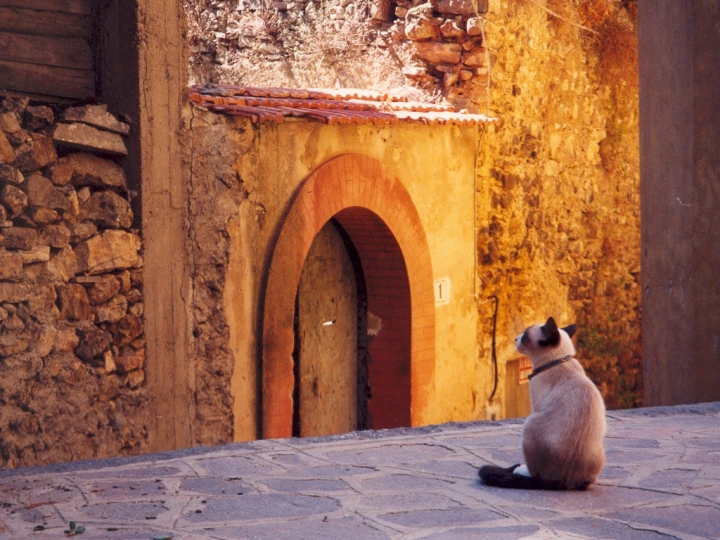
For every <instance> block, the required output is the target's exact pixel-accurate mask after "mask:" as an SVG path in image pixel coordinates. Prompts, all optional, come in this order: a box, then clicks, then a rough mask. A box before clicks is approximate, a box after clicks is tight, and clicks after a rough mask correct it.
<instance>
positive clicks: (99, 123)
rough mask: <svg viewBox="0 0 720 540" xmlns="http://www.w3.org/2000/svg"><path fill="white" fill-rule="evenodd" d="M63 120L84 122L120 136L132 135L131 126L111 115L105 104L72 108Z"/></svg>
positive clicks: (65, 113) (66, 111)
mask: <svg viewBox="0 0 720 540" xmlns="http://www.w3.org/2000/svg"><path fill="white" fill-rule="evenodd" d="M61 119H62V120H63V121H65V122H82V123H83V124H89V125H91V126H94V127H97V128H100V129H103V130H106V131H111V132H113V133H118V134H120V135H128V134H129V133H130V126H129V125H127V124H126V123H124V122H120V121H119V120H118V119H117V118H115V116H113V115H112V114H111V113H109V112H108V110H107V105H105V104H101V105H85V106H83V107H70V108H68V109H66V110H65V112H64V113H63V114H62V116H61Z"/></svg>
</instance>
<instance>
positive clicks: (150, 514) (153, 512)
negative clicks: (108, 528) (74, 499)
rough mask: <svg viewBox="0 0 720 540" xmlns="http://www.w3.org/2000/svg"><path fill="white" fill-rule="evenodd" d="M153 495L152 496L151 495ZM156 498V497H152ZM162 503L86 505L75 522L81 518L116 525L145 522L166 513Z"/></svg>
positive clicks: (133, 502) (124, 502)
mask: <svg viewBox="0 0 720 540" xmlns="http://www.w3.org/2000/svg"><path fill="white" fill-rule="evenodd" d="M153 495H154V494H153ZM154 498H156V496H154ZM167 510H168V509H167V507H165V505H164V501H163V502H161V501H155V502H135V501H123V502H116V501H111V502H104V503H96V504H92V505H88V506H87V507H85V508H82V509H80V511H79V513H80V514H81V515H79V516H78V518H77V521H81V520H82V518H84V519H90V520H96V519H97V520H103V521H110V522H118V523H127V522H132V521H145V520H147V519H156V518H157V517H158V516H160V515H161V514H163V513H164V512H167Z"/></svg>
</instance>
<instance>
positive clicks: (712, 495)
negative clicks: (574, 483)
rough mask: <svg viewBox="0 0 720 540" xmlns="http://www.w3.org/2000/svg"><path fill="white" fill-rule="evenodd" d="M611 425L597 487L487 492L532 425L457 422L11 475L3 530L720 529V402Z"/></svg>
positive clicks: (187, 535)
mask: <svg viewBox="0 0 720 540" xmlns="http://www.w3.org/2000/svg"><path fill="white" fill-rule="evenodd" d="M608 420H609V431H608V435H607V438H606V441H605V448H606V451H607V464H606V466H605V469H604V470H603V473H602V476H601V479H600V481H599V482H598V483H597V484H595V485H593V486H592V487H591V488H590V489H589V490H588V491H585V492H538V491H516V490H502V489H497V488H489V487H485V486H483V485H481V484H480V483H479V482H478V480H477V467H478V466H480V465H483V464H485V463H496V464H500V465H503V466H506V465H510V464H512V463H515V462H519V461H521V460H522V459H521V453H520V449H519V444H520V432H521V428H522V425H521V422H520V421H504V422H494V423H491V422H476V423H467V424H446V425H443V426H433V427H427V428H415V429H401V430H392V431H377V432H363V433H355V434H349V435H343V436H335V437H327V438H319V439H285V440H268V441H256V442H253V443H244V444H231V445H226V446H222V447H217V448H200V449H198V448H195V449H190V450H183V451H177V452H168V453H164V454H155V455H151V456H142V457H137V458H127V459H116V460H107V461H96V462H77V463H66V464H61V465H56V466H51V467H44V468H33V469H19V470H14V471H1V472H0V520H1V521H0V531H1V532H0V538H38V539H40V538H62V537H65V535H64V534H63V531H64V530H66V529H67V528H68V523H69V522H70V521H74V522H76V524H77V525H78V526H81V525H82V526H83V527H85V532H83V533H82V534H81V535H78V536H79V538H80V540H90V539H103V540H105V539H114V538H118V539H123V540H130V539H152V538H170V537H172V538H174V539H208V538H218V539H231V538H232V539H235V538H248V539H250V538H272V539H284V538H287V539H303V538H306V539H348V538H349V539H372V540H374V539H378V540H379V539H394V538H407V539H418V538H425V539H473V538H482V539H484V540H494V539H503V540H505V539H513V538H531V539H533V540H538V539H545V538H603V539H623V540H625V539H638V540H651V539H668V538H682V539H701V538H702V539H707V538H718V539H720V403H711V404H702V405H695V406H681V407H668V408H652V409H641V410H635V411H622V412H619V411H613V412H610V413H609V414H608ZM171 535H172V536H171Z"/></svg>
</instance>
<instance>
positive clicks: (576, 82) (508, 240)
mask: <svg viewBox="0 0 720 540" xmlns="http://www.w3.org/2000/svg"><path fill="white" fill-rule="evenodd" d="M625 4H628V9H625V8H623V3H619V2H562V1H559V0H558V1H555V2H547V7H548V8H552V9H553V11H554V13H556V14H557V16H556V15H552V14H550V13H548V12H547V11H545V10H544V9H541V8H540V7H539V6H538V5H537V4H536V3H534V2H529V1H524V2H491V5H490V12H489V13H488V15H487V20H488V22H487V32H488V36H489V37H488V47H489V48H490V49H491V50H492V52H493V54H494V55H495V56H496V58H497V60H496V63H495V65H494V66H493V68H492V72H491V80H492V87H491V92H490V107H491V110H492V111H493V113H494V114H497V115H498V116H499V117H501V118H502V119H503V121H504V124H503V126H502V127H501V128H500V129H493V128H492V127H490V128H489V129H488V131H487V132H486V133H485V134H484V136H483V138H484V140H483V142H482V144H481V146H480V154H479V159H478V191H479V194H480V196H479V198H478V200H479V201H480V203H479V204H478V220H479V222H478V226H479V235H478V252H479V258H480V266H479V278H480V280H481V287H480V296H481V299H480V300H481V301H480V304H479V309H480V316H481V319H482V327H481V332H480V342H481V344H482V349H483V351H484V355H485V356H489V355H490V335H491V331H492V309H493V305H492V302H488V303H485V302H483V300H485V299H486V298H487V297H488V296H489V295H491V294H495V295H497V296H498V297H499V299H500V309H499V311H498V325H497V328H498V339H497V352H498V358H499V359H500V370H501V376H502V371H503V364H504V362H503V360H508V359H512V358H514V357H517V356H518V355H517V353H515V352H514V343H513V341H514V338H515V336H516V335H518V334H519V333H520V332H521V331H522V329H523V327H525V326H527V325H528V324H532V323H536V322H539V321H544V320H545V318H546V317H547V316H549V315H553V316H555V317H556V318H557V319H559V322H561V323H562V324H567V323H572V322H576V323H577V324H578V326H579V329H580V330H579V334H578V338H577V344H578V357H579V358H580V360H581V362H582V363H583V364H584V366H585V367H586V369H587V370H588V372H589V375H590V376H591V378H592V379H593V380H594V381H595V382H596V384H598V386H599V388H600V390H601V392H602V394H603V396H604V397H605V400H606V403H607V405H608V406H609V407H610V408H617V407H632V406H638V405H640V404H641V403H642V363H641V351H640V287H639V270H640V253H639V250H640V200H639V154H638V151H639V144H638V113H637V107H638V100H637V79H636V77H637V72H636V54H637V44H636V43H637V41H636V29H635V19H634V16H635V13H634V11H633V10H632V9H631V6H630V4H631V3H625ZM598 6H600V7H604V8H605V11H602V10H599V8H598ZM590 8H597V9H596V10H595V11H590ZM558 16H560V17H563V18H562V19H561V18H559V17H558ZM577 24H584V25H592V28H591V29H590V30H582V29H580V28H578V27H577ZM593 31H594V32H597V34H592V33H591V32H593ZM501 387H502V385H501Z"/></svg>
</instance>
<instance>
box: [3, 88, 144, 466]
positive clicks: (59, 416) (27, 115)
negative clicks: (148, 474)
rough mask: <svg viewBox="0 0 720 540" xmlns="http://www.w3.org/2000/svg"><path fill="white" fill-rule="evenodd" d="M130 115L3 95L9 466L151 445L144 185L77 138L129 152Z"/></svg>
mask: <svg viewBox="0 0 720 540" xmlns="http://www.w3.org/2000/svg"><path fill="white" fill-rule="evenodd" d="M99 125H102V126H104V127H102V128H99V127H98V126H99ZM106 128H107V129H106ZM127 128H128V126H127V125H124V124H121V123H120V122H118V121H117V120H116V119H114V118H113V117H112V116H111V115H109V114H108V113H107V112H106V111H105V109H103V108H102V107H86V108H83V107H79V108H73V109H66V108H64V107H63V108H58V107H54V108H50V107H47V106H43V105H29V103H28V100H27V99H19V98H18V99H15V98H6V99H3V100H2V103H1V104H0V465H1V466H4V467H15V466H18V465H42V464H47V463H53V462H57V461H69V460H75V459H89V458H97V457H109V456H117V455H124V454H135V453H140V452H142V451H144V450H145V449H146V448H147V428H146V425H147V417H148V415H149V414H150V413H149V409H148V401H147V399H146V395H145V387H144V384H143V383H144V380H145V370H144V368H145V365H144V364H145V339H144V325H143V311H144V301H143V273H142V258H141V257H140V255H139V252H140V251H141V248H142V245H141V240H140V237H139V235H138V231H137V230H136V229H134V228H133V227H134V214H133V211H132V208H131V204H130V202H129V200H130V198H131V195H132V193H131V192H130V191H129V190H128V189H127V182H126V178H125V174H124V173H123V170H122V169H121V168H120V166H119V165H117V164H116V163H115V162H114V161H112V160H110V159H106V158H101V157H99V156H97V155H95V154H93V153H88V152H87V151H78V150H77V148H76V147H77V146H84V147H85V148H86V149H87V148H91V147H95V148H96V150H100V151H101V152H102V153H103V155H106V156H107V152H108V151H110V147H108V146H107V144H106V143H110V144H111V146H112V145H115V147H116V148H117V149H118V151H120V152H124V151H125V150H124V144H123V143H122V136H121V135H120V134H118V133H117V131H118V130H119V131H120V132H121V133H125V132H126V130H127ZM108 129H109V130H110V131H108Z"/></svg>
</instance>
